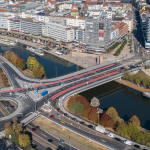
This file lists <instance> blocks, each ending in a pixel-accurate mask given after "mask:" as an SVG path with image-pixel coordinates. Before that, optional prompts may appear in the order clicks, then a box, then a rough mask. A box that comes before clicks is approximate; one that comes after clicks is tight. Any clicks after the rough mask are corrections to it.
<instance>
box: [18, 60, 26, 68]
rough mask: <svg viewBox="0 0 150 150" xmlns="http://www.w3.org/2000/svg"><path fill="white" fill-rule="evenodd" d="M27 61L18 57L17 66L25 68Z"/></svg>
mask: <svg viewBox="0 0 150 150" xmlns="http://www.w3.org/2000/svg"><path fill="white" fill-rule="evenodd" d="M25 64H26V63H25V61H24V60H23V59H21V58H18V59H17V62H16V65H17V67H19V68H20V69H21V70H23V69H24V68H25Z"/></svg>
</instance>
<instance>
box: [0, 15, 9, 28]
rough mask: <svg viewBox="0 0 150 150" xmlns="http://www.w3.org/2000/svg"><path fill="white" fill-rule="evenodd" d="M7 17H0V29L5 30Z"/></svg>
mask: <svg viewBox="0 0 150 150" xmlns="http://www.w3.org/2000/svg"><path fill="white" fill-rule="evenodd" d="M7 18H8V17H7V16H4V15H0V29H7V28H8V26H7Z"/></svg>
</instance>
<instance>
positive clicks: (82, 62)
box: [1, 35, 96, 68]
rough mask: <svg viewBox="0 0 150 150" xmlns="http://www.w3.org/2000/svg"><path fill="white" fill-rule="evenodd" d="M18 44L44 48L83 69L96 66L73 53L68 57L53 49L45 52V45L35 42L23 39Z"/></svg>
mask: <svg viewBox="0 0 150 150" xmlns="http://www.w3.org/2000/svg"><path fill="white" fill-rule="evenodd" d="M1 37H3V38H7V39H9V40H12V41H16V38H14V37H9V36H6V35H1ZM18 42H19V43H21V44H24V45H28V46H31V47H37V46H38V48H42V50H43V51H44V52H46V53H48V54H52V55H54V56H56V57H59V58H61V59H64V60H66V61H69V62H71V63H73V64H76V65H78V66H80V67H82V68H88V67H92V66H94V65H96V64H95V63H92V62H91V61H89V60H86V58H80V59H79V58H78V57H73V55H72V53H70V54H68V55H57V54H55V49H51V50H49V51H48V50H44V49H43V47H45V46H44V45H41V44H38V43H34V42H31V41H27V40H22V39H18Z"/></svg>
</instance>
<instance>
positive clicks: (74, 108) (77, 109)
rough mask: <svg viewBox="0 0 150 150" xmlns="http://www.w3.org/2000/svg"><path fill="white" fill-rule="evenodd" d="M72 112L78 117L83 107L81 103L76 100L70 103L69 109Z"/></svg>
mask: <svg viewBox="0 0 150 150" xmlns="http://www.w3.org/2000/svg"><path fill="white" fill-rule="evenodd" d="M70 110H71V111H72V112H74V113H75V114H76V115H78V116H79V117H81V116H82V113H83V111H84V109H83V105H82V104H80V103H79V102H76V103H74V104H73V105H72V107H71V109H70Z"/></svg>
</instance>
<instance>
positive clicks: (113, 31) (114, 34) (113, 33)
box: [110, 26, 119, 40]
mask: <svg viewBox="0 0 150 150" xmlns="http://www.w3.org/2000/svg"><path fill="white" fill-rule="evenodd" d="M118 36H119V31H118V28H115V27H114V26H112V27H111V34H110V39H111V40H113V39H115V38H117V37H118Z"/></svg>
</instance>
